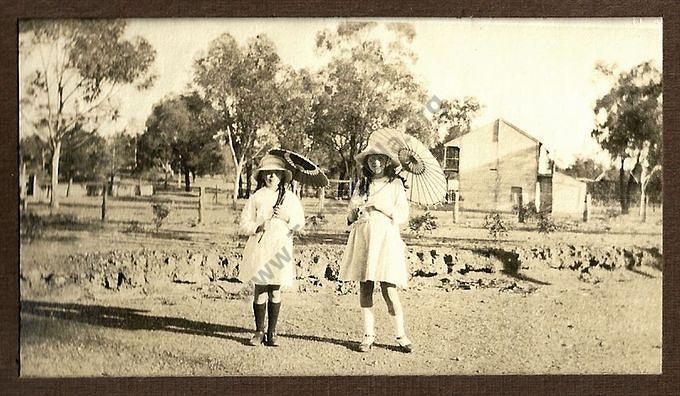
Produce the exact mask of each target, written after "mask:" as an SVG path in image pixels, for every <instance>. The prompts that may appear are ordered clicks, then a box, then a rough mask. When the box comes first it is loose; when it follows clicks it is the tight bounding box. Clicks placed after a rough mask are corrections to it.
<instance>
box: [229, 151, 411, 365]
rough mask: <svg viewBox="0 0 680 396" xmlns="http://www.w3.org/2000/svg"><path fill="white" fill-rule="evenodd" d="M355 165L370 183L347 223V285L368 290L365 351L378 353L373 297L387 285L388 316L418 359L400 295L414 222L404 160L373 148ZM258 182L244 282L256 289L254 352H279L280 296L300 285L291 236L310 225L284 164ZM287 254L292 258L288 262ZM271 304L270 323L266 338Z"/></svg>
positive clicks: (266, 167)
mask: <svg viewBox="0 0 680 396" xmlns="http://www.w3.org/2000/svg"><path fill="white" fill-rule="evenodd" d="M355 160H356V161H357V163H358V164H359V166H360V168H361V171H362V175H363V178H362V180H361V181H360V183H359V185H358V188H357V189H355V191H354V194H353V196H352V199H351V200H350V205H349V214H348V216H347V222H348V224H351V225H352V230H351V232H350V235H349V239H348V241H347V248H346V249H345V251H344V254H343V257H342V265H341V268H340V275H339V278H340V279H342V280H346V281H359V282H360V292H359V302H360V306H361V311H362V316H363V322H364V338H363V340H362V342H361V344H360V345H359V351H362V352H366V351H368V350H370V349H371V347H372V345H373V343H374V341H375V329H374V327H375V318H374V315H373V310H372V308H373V289H374V286H375V283H376V282H379V283H380V290H381V293H382V296H383V298H384V299H385V302H386V304H387V309H388V312H389V314H390V315H391V316H393V318H394V328H395V335H396V341H397V345H398V347H399V349H400V350H401V351H402V352H411V350H412V346H411V342H410V341H409V339H408V337H407V336H406V333H405V331H404V312H403V309H402V306H401V303H400V301H399V295H398V293H397V287H403V288H405V287H406V286H407V278H408V277H407V271H406V260H405V245H404V242H403V241H402V239H401V236H400V232H399V226H400V225H402V224H403V223H405V222H406V221H407V220H408V213H409V205H408V201H407V199H406V194H405V187H406V186H405V181H404V179H402V178H401V177H400V176H398V175H397V173H396V168H397V167H398V166H399V160H398V158H397V157H396V155H395V154H393V153H391V152H389V151H387V150H382V149H379V148H375V147H369V148H367V149H366V150H364V151H363V152H361V153H360V154H359V155H357V156H356V158H355ZM255 178H256V179H257V180H258V189H257V190H256V192H255V193H254V194H253V195H252V196H251V198H250V199H249V200H248V203H246V206H245V208H244V210H243V213H242V216H241V231H242V232H244V233H247V234H250V238H249V239H248V242H247V244H246V247H245V250H244V253H243V263H242V264H241V270H240V275H239V278H240V279H241V280H242V281H252V282H253V283H254V284H255V297H254V299H253V313H254V315H255V327H256V331H255V334H254V335H253V337H252V339H251V340H250V344H251V345H259V344H261V343H266V344H267V345H278V343H277V340H276V320H277V317H278V312H279V309H280V304H281V302H280V301H281V295H280V290H279V289H280V287H281V286H286V285H290V284H291V283H292V281H293V279H294V275H295V269H294V266H293V265H294V263H293V260H292V238H291V234H292V233H291V230H296V229H299V228H301V227H302V226H303V225H304V213H303V210H302V205H301V203H300V200H299V199H298V197H297V196H296V195H295V194H293V193H291V192H290V191H288V190H286V188H285V185H287V183H288V182H290V179H291V174H290V171H287V170H286V169H285V164H284V163H283V161H282V160H280V159H279V158H278V157H274V156H271V155H267V156H265V157H264V158H263V159H262V163H261V164H260V167H259V168H258V170H257V171H256V172H255ZM262 238H265V239H264V240H263V239H262ZM263 242H264V243H263ZM282 251H283V252H285V253H286V254H280V253H281V252H282ZM277 253H278V254H277ZM267 297H269V306H268V308H267V309H266V311H268V313H269V323H268V328H267V334H266V337H265V333H264V316H265V305H266V303H267Z"/></svg>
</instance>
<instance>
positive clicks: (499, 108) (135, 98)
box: [121, 18, 662, 166]
mask: <svg viewBox="0 0 680 396" xmlns="http://www.w3.org/2000/svg"><path fill="white" fill-rule="evenodd" d="M352 20H359V19H356V18H353V19H352ZM363 20H369V19H363ZM370 20H374V21H377V22H393V21H401V22H409V23H411V24H412V25H413V26H414V28H415V32H416V36H415V39H414V42H413V43H412V46H411V49H412V50H413V51H414V52H415V53H416V55H417V58H418V59H417V61H416V63H415V64H414V65H413V66H412V71H413V73H414V74H415V76H416V78H418V79H419V80H420V81H421V83H422V84H423V86H425V87H426V89H427V90H428V92H429V97H434V96H436V97H437V98H439V99H456V98H463V97H465V96H472V97H475V98H476V99H477V100H478V101H479V102H480V103H481V104H482V106H483V109H482V111H481V112H480V114H479V115H478V117H477V118H476V119H475V120H474V121H473V125H472V126H473V128H474V127H476V126H481V125H484V124H486V123H489V122H492V121H493V120H495V119H496V118H503V119H505V120H507V121H509V122H511V123H512V124H514V125H516V126H518V127H519V128H521V129H523V130H524V131H526V132H528V133H529V134H531V135H533V136H535V137H536V138H538V139H539V140H541V141H542V142H543V143H545V144H546V146H547V147H548V148H549V150H550V152H551V154H552V156H553V158H554V159H555V160H556V162H557V164H558V165H561V166H566V165H568V164H570V163H571V162H573V160H574V158H575V157H576V156H586V157H592V158H595V159H597V160H600V161H604V160H605V159H606V158H607V155H606V154H604V153H602V152H600V150H599V147H598V145H597V143H596V142H595V141H594V140H593V139H592V138H591V137H590V131H591V130H592V129H593V127H594V115H593V106H594V103H595V101H596V100H597V98H598V97H599V96H601V95H603V94H604V93H605V92H606V91H607V89H608V85H607V82H606V81H604V79H602V78H601V77H600V76H598V74H597V73H596V72H595V70H594V66H595V64H596V63H597V62H605V63H607V64H615V65H617V66H618V67H619V68H620V69H621V70H624V69H630V68H631V67H633V66H635V65H637V64H639V63H641V62H644V61H647V60H652V61H654V62H655V63H656V65H657V67H658V68H659V69H661V66H662V23H661V19H660V18H642V19H641V18H625V19H623V18H622V19H615V18H607V19H592V18H589V19H521V20H520V19H453V18H449V19H443V18H436V19H434V18H413V19H380V18H378V19H375V18H370ZM340 21H341V19H338V18H313V19H312V18H306V19H296V18H290V19H283V18H259V19H131V20H128V30H127V34H128V35H130V36H134V35H140V36H143V37H145V38H146V39H147V40H148V41H149V42H150V43H151V45H152V46H153V47H154V48H155V49H156V51H157V58H156V63H155V65H154V67H155V71H156V73H157V74H158V76H159V78H158V80H157V82H156V84H155V86H154V87H153V88H152V89H150V90H147V91H143V92H137V91H135V90H133V89H126V90H123V91H121V93H122V94H123V98H124V99H123V101H122V107H121V115H122V119H123V120H125V122H127V123H128V124H129V125H130V126H132V127H133V129H137V130H141V129H143V125H144V122H145V120H146V118H147V117H148V115H149V114H150V112H151V109H152V106H153V105H154V103H156V102H158V101H159V100H160V99H161V98H163V97H164V96H166V95H168V94H172V93H179V92H182V91H183V90H184V89H185V88H186V87H187V85H188V84H189V83H190V82H191V79H192V62H193V59H194V58H195V57H196V55H197V53H198V52H199V51H201V50H206V49H207V47H208V45H209V43H210V41H211V40H213V39H215V38H216V37H218V36H219V35H220V34H222V33H224V32H228V33H230V34H231V35H232V36H234V37H235V38H236V40H238V41H239V42H241V43H244V42H245V41H246V40H247V39H248V38H250V37H253V36H255V35H257V34H262V33H264V34H266V35H267V36H268V37H269V38H270V39H271V40H272V41H273V42H274V43H275V45H276V48H277V51H278V54H279V56H280V57H281V60H282V62H284V63H287V64H290V65H291V66H293V67H295V68H302V67H306V68H310V69H312V70H314V69H318V68H319V67H321V66H322V63H321V62H322V61H321V58H320V57H319V56H318V55H317V54H316V53H315V51H314V39H315V36H316V33H317V32H318V31H320V30H322V29H325V28H331V29H332V28H334V27H335V26H336V25H337V23H338V22H340ZM425 106H426V103H423V108H424V109H425ZM424 111H426V110H424Z"/></svg>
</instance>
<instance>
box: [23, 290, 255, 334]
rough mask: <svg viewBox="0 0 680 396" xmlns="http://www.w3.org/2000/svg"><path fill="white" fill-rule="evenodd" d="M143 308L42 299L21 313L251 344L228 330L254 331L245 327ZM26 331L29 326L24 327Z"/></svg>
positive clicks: (238, 332) (24, 305) (24, 303)
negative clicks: (200, 320) (149, 311)
mask: <svg viewBox="0 0 680 396" xmlns="http://www.w3.org/2000/svg"><path fill="white" fill-rule="evenodd" d="M144 312H147V311H142V310H137V309H130V308H121V307H104V306H101V305H84V304H73V303H68V304H67V303H53V302H42V301H30V300H27V301H22V302H21V313H22V314H30V315H36V316H43V317H47V318H57V319H62V320H70V321H75V322H80V323H85V324H89V325H95V326H103V327H110V328H116V329H123V330H162V331H169V332H173V333H180V334H190V335H199V336H207V337H217V338H225V339H229V340H233V341H236V342H239V343H241V344H243V345H247V344H248V340H249V339H250V336H247V337H239V336H235V335H231V334H225V333H237V334H250V333H251V332H252V330H249V329H245V328H243V327H235V326H227V325H220V324H213V323H206V322H197V321H193V320H188V319H183V318H173V317H164V316H151V315H145V314H144ZM24 331H26V329H25V328H24Z"/></svg>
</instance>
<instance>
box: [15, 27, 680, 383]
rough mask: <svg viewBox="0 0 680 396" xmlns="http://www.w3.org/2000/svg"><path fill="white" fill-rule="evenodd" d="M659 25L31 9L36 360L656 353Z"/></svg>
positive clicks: (466, 367) (334, 369) (596, 370)
mask: <svg viewBox="0 0 680 396" xmlns="http://www.w3.org/2000/svg"><path fill="white" fill-rule="evenodd" d="M662 31H663V23H662V19H661V18H517V19H513V18H156V19H151V18H133V19H84V18H76V19H22V20H20V21H19V22H18V43H16V45H17V48H18V65H17V69H18V87H19V92H18V101H19V106H18V119H19V125H18V138H19V145H18V157H19V161H18V175H16V176H17V179H18V180H17V179H15V181H14V183H16V182H18V184H19V197H18V202H19V208H18V210H17V211H18V213H17V216H18V217H19V231H20V246H19V261H20V262H19V271H18V272H19V279H18V282H19V292H20V301H19V304H20V318H19V325H20V330H19V345H18V346H19V362H18V365H19V376H20V377H22V378H46V377H48V378H54V377H71V378H72V377H111V376H113V377H196V376H200V377H233V376H249V377H252V376H256V377H260V376H265V377H270V376H274V377H276V376H395V375H400V376H416V375H423V376H428V375H434V376H443V375H514V374H524V375H537V374H661V373H662V350H663V345H662V292H663V287H662V284H663V269H664V265H663V245H662V239H663V238H662V236H663V232H662V230H663V222H662V219H663V186H662V179H663V136H662V130H663V117H662V115H663V114H662V113H663V112H662V109H663V88H664V87H663V80H664V79H663V70H662V65H663V48H662V44H663V43H662ZM671 245H672V244H671ZM667 253H668V252H667ZM667 275H668V274H667Z"/></svg>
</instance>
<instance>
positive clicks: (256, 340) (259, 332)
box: [248, 302, 267, 345]
mask: <svg viewBox="0 0 680 396" xmlns="http://www.w3.org/2000/svg"><path fill="white" fill-rule="evenodd" d="M266 311H267V304H266V303H264V304H257V303H255V302H253V314H254V315H255V334H253V337H252V338H251V339H250V341H249V342H248V343H249V344H250V345H260V344H262V343H264V318H265V315H266Z"/></svg>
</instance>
